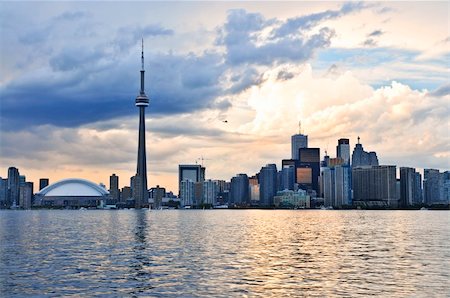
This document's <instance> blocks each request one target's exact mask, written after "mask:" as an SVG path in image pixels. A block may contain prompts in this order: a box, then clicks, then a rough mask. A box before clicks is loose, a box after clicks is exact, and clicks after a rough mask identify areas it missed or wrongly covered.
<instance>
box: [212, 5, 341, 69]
mask: <svg viewBox="0 0 450 298" xmlns="http://www.w3.org/2000/svg"><path fill="white" fill-rule="evenodd" d="M290 22H291V20H287V21H286V22H284V23H283V22H281V21H278V20H273V19H271V20H266V19H265V18H264V17H263V16H262V15H260V14H256V13H247V12H246V11H245V10H242V9H237V10H231V11H230V12H229V14H228V18H227V22H226V23H225V25H224V26H223V28H222V29H221V30H220V31H219V37H218V38H217V40H216V43H217V44H218V45H222V46H224V47H225V48H226V62H227V64H229V65H230V66H238V65H242V64H246V65H248V64H256V65H272V64H274V63H283V62H293V61H295V62H303V61H305V60H307V59H309V58H310V57H311V56H312V54H313V53H314V51H315V50H316V49H319V48H324V47H327V46H329V44H330V40H331V38H332V37H333V36H334V30H332V29H330V28H326V27H325V28H322V29H320V31H319V33H317V34H314V35H312V36H310V37H304V36H302V34H299V32H294V31H298V30H299V28H300V27H301V25H302V24H301V23H298V24H293V25H291V24H289V23H290ZM316 22H319V20H317V21H316ZM272 25H273V26H277V28H278V29H275V33H274V34H275V37H273V36H272V37H271V38H269V39H270V40H264V38H263V37H261V36H260V33H261V31H262V30H263V29H271V26H272ZM304 25H305V24H304ZM305 26H306V29H302V30H307V29H309V27H308V25H305ZM302 32H303V33H305V32H306V31H301V32H300V33H302ZM292 34H295V35H294V36H292Z"/></svg>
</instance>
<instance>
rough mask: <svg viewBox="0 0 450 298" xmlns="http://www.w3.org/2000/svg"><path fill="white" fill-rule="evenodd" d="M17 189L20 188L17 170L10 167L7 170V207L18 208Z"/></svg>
mask: <svg viewBox="0 0 450 298" xmlns="http://www.w3.org/2000/svg"><path fill="white" fill-rule="evenodd" d="M19 187H20V175H19V170H18V169H17V168H15V167H10V168H9V169H8V190H7V191H8V193H7V204H8V206H19Z"/></svg>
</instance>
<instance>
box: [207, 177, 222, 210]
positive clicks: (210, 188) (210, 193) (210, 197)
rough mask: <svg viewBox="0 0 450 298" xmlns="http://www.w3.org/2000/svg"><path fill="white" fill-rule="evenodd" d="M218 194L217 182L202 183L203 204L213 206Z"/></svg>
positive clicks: (209, 180)
mask: <svg viewBox="0 0 450 298" xmlns="http://www.w3.org/2000/svg"><path fill="white" fill-rule="evenodd" d="M218 194H219V185H218V183H217V181H213V180H211V179H208V180H206V181H205V182H203V204H210V205H215V204H216V202H217V195H218Z"/></svg>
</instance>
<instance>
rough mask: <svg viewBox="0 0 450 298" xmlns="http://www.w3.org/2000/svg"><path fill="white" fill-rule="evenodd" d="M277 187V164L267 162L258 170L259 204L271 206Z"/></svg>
mask: <svg viewBox="0 0 450 298" xmlns="http://www.w3.org/2000/svg"><path fill="white" fill-rule="evenodd" d="M277 189H278V188H277V166H276V165H275V164H268V165H266V166H265V167H262V168H261V171H260V172H259V191H260V199H259V204H260V205H261V206H272V205H273V197H274V196H275V195H276V194H277Z"/></svg>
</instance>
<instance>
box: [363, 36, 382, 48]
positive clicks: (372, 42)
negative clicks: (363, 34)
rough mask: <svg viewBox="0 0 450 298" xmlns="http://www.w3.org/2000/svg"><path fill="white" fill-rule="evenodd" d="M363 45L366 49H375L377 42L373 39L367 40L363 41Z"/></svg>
mask: <svg viewBox="0 0 450 298" xmlns="http://www.w3.org/2000/svg"><path fill="white" fill-rule="evenodd" d="M363 45H364V46H366V47H376V46H377V45H378V42H377V41H375V39H373V38H368V39H366V40H365V41H364V43H363Z"/></svg>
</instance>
